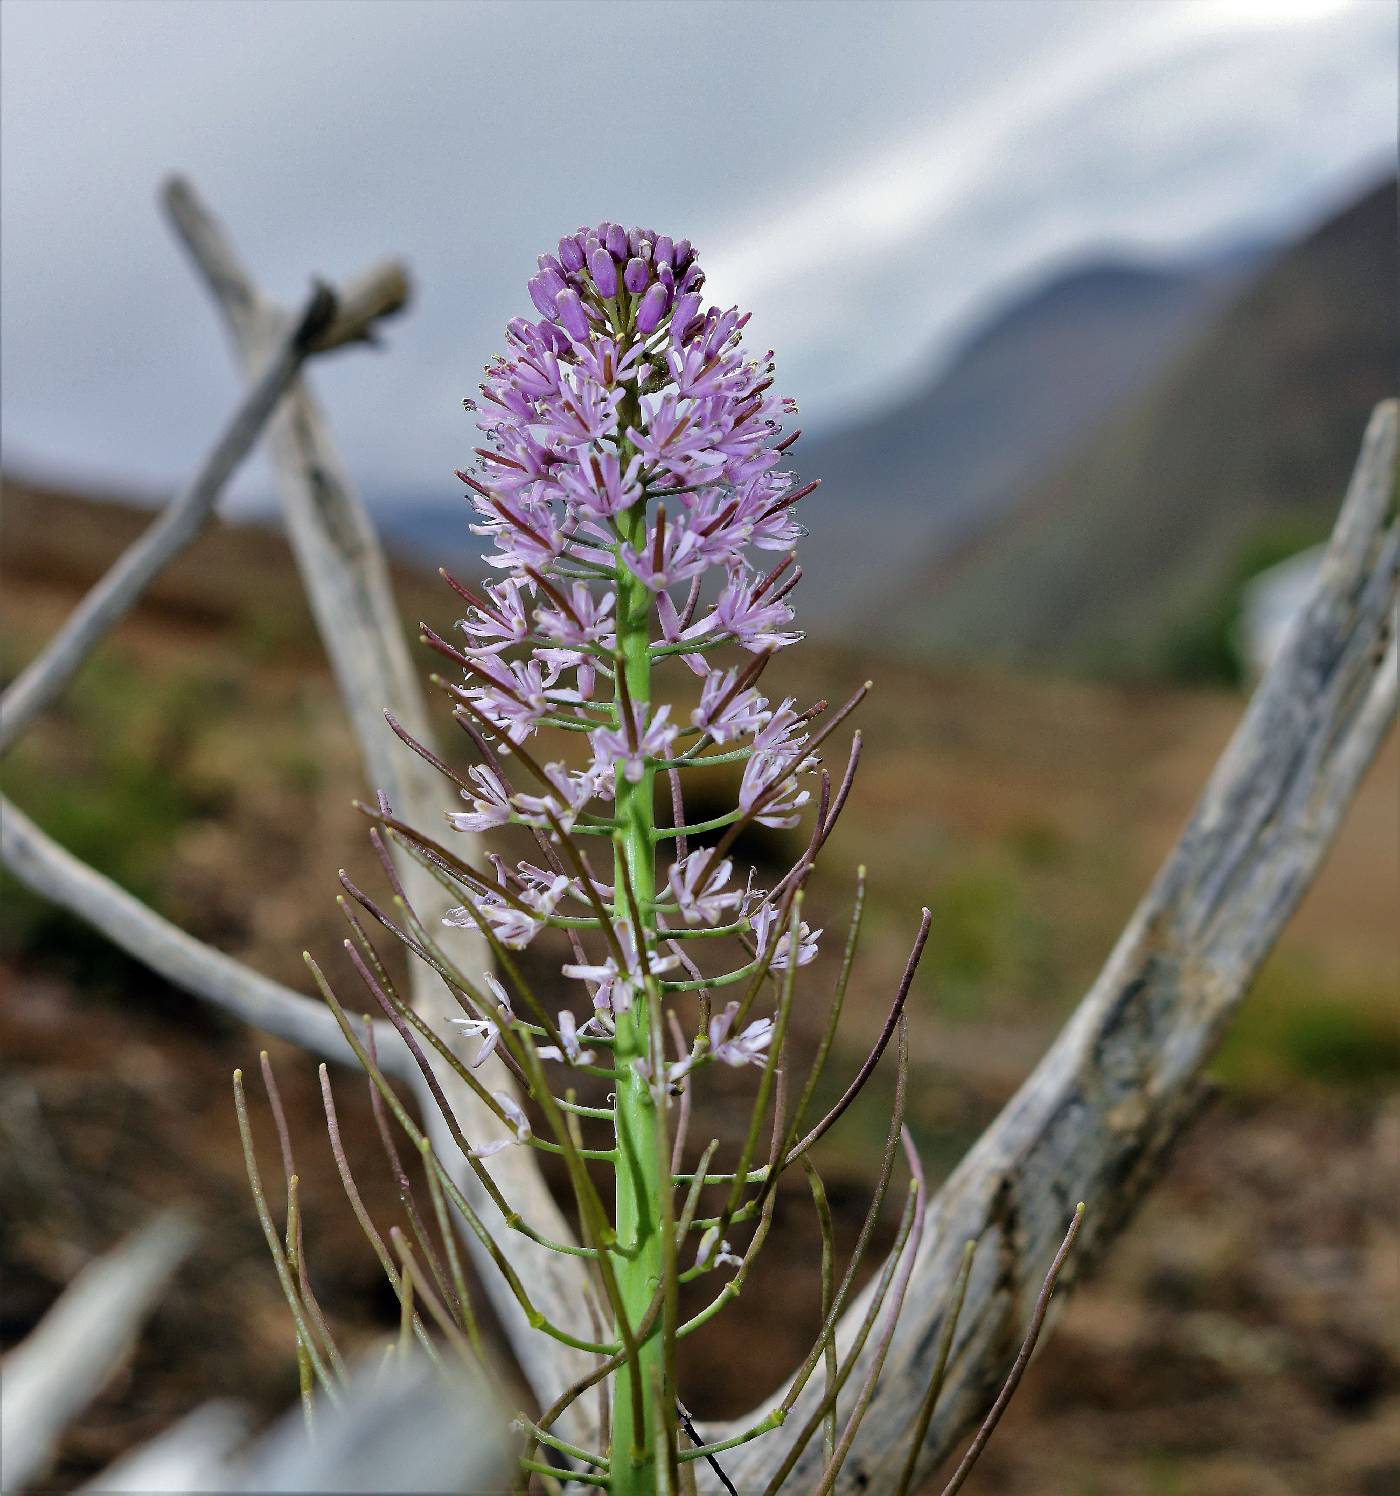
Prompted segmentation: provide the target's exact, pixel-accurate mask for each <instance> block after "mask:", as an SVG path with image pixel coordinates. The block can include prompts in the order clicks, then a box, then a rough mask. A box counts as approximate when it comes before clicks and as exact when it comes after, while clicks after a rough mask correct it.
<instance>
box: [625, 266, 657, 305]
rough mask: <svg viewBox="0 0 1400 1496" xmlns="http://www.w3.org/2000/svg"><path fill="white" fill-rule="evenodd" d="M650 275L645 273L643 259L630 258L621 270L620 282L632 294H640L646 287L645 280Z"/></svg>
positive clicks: (645, 268)
mask: <svg viewBox="0 0 1400 1496" xmlns="http://www.w3.org/2000/svg"><path fill="white" fill-rule="evenodd" d="M650 278H651V277H650V276H649V275H648V274H647V267H646V261H645V260H639V259H631V260H628V262H627V268H626V270H624V271H623V272H622V284H623V285H624V286H626V287H627V289H628V290H629V291H630V292H631V293H632V295H633V296H640V295H641V293H642V292H643V291H645V290H646V288H647V281H648V280H649V279H650Z"/></svg>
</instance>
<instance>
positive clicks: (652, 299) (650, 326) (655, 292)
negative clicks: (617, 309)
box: [637, 282, 669, 338]
mask: <svg viewBox="0 0 1400 1496" xmlns="http://www.w3.org/2000/svg"><path fill="white" fill-rule="evenodd" d="M668 299H669V298H668V297H667V295H666V287H665V286H663V285H661V284H660V283H659V282H658V283H657V284H656V285H653V286H652V287H651V288H650V289H649V290H648V291H647V294H646V295H645V296H643V297H642V302H641V305H640V306H639V307H638V308H637V331H638V332H639V333H641V335H642V336H643V337H644V338H645V337H649V336H650V335H651V334H652V333H654V332H655V331H656V329H657V328H658V327H660V326H661V323H662V320H663V319H664V317H665V316H666V302H667V300H668Z"/></svg>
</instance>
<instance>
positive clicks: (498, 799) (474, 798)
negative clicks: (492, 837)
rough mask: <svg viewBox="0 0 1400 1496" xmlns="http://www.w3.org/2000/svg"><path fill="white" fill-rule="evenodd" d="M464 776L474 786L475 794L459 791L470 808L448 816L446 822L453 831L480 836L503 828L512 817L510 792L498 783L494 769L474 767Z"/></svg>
mask: <svg viewBox="0 0 1400 1496" xmlns="http://www.w3.org/2000/svg"><path fill="white" fill-rule="evenodd" d="M467 777H468V778H469V779H471V780H472V781H473V782H474V783H475V784H476V786H477V791H476V793H475V794H473V793H472V792H471V791H469V790H463V791H462V798H463V799H464V800H470V801H471V805H472V808H471V809H470V810H459V811H453V812H451V813H449V815H448V817H447V819H448V822H449V824H450V825H451V826H452V828H453V830H454V831H475V832H478V833H479V832H482V831H493V830H494V829H495V828H496V827H497V826H504V825H505V824H506V822H507V821H509V820H510V815H511V809H512V807H511V803H510V791H509V790H508V789H507V788H506V786H505V784H504V783H503V782H502V781H501V778H500V776H499V775H498V774H497V773H496V771H495V767H494V766H493V765H487V764H473V765H472V767H471V768H470V769H468V770H467Z"/></svg>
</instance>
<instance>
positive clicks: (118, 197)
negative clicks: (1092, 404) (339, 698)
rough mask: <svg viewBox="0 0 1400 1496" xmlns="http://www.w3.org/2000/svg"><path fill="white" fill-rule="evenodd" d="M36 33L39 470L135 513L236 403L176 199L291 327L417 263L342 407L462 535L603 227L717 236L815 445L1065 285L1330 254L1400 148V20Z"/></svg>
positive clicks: (46, 1)
mask: <svg viewBox="0 0 1400 1496" xmlns="http://www.w3.org/2000/svg"><path fill="white" fill-rule="evenodd" d="M0 28H3V35H2V36H0V86H2V88H3V93H2V94H0V100H2V102H0V108H2V109H3V133H0V158H2V159H0V253H2V255H3V258H0V283H2V284H0V291H2V293H3V343H2V344H0V357H2V358H3V391H2V393H3V408H2V410H0V414H3V436H4V445H5V459H6V460H7V461H9V462H13V463H16V464H22V465H23V466H24V467H25V468H26V469H29V470H40V471H49V472H52V473H55V474H58V475H63V476H68V477H72V478H77V479H81V480H88V481H93V480H95V481H98V482H100V483H102V484H103V485H104V486H106V487H109V488H118V489H120V488H123V487H131V486H133V485H135V486H140V487H147V488H161V487H164V486H168V485H171V484H173V483H175V482H176V481H178V480H179V479H180V478H181V477H182V476H183V475H185V474H186V473H187V472H188V470H189V469H190V468H191V466H192V465H193V464H194V463H195V462H196V461H197V460H198V457H199V455H200V453H201V452H202V451H203V450H204V449H205V448H206V447H207V446H208V445H209V443H210V441H211V439H212V437H213V435H214V433H215V431H216V430H217V428H218V425H219V423H220V422H221V421H222V419H223V418H224V416H225V415H226V413H227V410H228V408H229V406H230V404H231V402H232V400H233V399H234V398H235V395H236V392H237V389H238V384H237V381H236V380H235V378H234V375H233V372H232V369H231V366H230V364H229V360H228V357H227V354H226V350H225V348H224V345H223V343H222V339H221V336H220V334H219V332H218V329H217V327H216V324H215V322H214V319H213V316H212V314H211V311H210V309H209V307H208V305H207V303H206V301H205V298H204V296H203V294H202V293H201V292H200V291H199V289H198V288H197V286H196V284H195V281H194V279H193V277H192V276H191V275H190V273H189V271H188V270H187V268H186V267H185V265H184V263H183V262H182V261H181V259H180V256H179V253H178V251H177V250H176V248H175V247H174V244H173V241H172V240H171V238H170V236H169V234H168V232H167V231H166V230H165V228H164V226H163V224H162V223H161V221H160V219H159V217H158V214H157V213H156V211H155V208H154V194H155V191H156V189H157V186H158V184H159V182H160V180H161V178H162V177H163V176H164V175H165V174H166V173H167V172H168V171H170V170H172V169H178V170H180V171H183V172H186V173H188V174H189V175H190V176H191V177H192V178H193V179H194V180H195V182H196V183H197V184H198V186H199V187H200V189H201V190H202V191H203V192H204V194H205V195H206V197H207V198H208V200H209V201H210V202H211V203H212V204H213V205H214V206H215V207H216V209H217V210H218V211H219V212H220V213H221V214H222V215H223V216H224V217H225V218H226V219H227V220H228V222H229V223H230V224H231V225H232V226H233V228H234V230H235V233H236V236H237V239H238V241H239V243H240V245H241V247H242V249H243V252H244V254H245V257H246V258H247V259H248V260H249V262H250V263H251V264H252V265H253V266H254V267H255V269H256V270H257V272H258V273H259V274H260V275H261V276H262V277H263V278H264V280H265V282H266V284H267V285H268V286H269V287H272V288H274V289H275V290H276V291H277V292H278V293H279V294H280V295H282V296H284V297H287V298H296V297H298V296H300V295H301V294H302V293H303V291H304V289H305V287H306V285H307V281H308V276H309V274H310V272H312V271H316V272H320V273H322V274H326V275H330V276H332V277H340V276H343V275H347V274H350V273H353V272H354V271H356V270H357V269H359V268H361V267H363V266H364V265H366V264H367V263H368V262H370V261H372V260H374V259H377V258H379V257H381V256H382V255H383V254H384V253H385V252H386V251H393V252H395V253H398V254H402V255H403V256H404V257H406V258H407V260H408V261H409V263H410V265H411V266H412V269H413V272H414V276H415V281H416V296H415V301H414V306H413V309H412V312H411V314H410V315H409V316H408V317H406V318H404V319H402V320H400V321H399V322H397V323H395V324H394V325H393V326H392V328H391V329H390V330H389V333H388V344H387V348H386V350H385V351H384V352H381V353H377V354H376V353H368V352H361V351H351V352H346V353H342V354H339V355H337V356H336V357H335V358H334V359H333V360H327V361H326V362H324V363H323V364H321V365H320V366H319V367H318V369H317V372H316V375H315V379H316V382H317V384H318V386H319V388H320V389H321V390H322V392H323V393H324V395H325V397H326V400H327V403H328V404H329V405H330V406H331V410H332V416H333V419H334V422H335V425H336V427H337V429H338V431H339V433H340V436H341V442H342V446H343V448H344V450H345V453H346V455H347V457H348V459H349V461H350V463H351V466H352V468H353V469H354V471H355V472H356V473H357V475H358V476H359V478H360V479H361V482H362V484H363V486H364V487H365V489H366V490H367V491H368V492H369V493H371V494H372V495H373V496H375V497H382V496H384V495H408V496H412V497H417V498H430V497H433V496H434V495H439V494H440V495H442V496H443V497H444V500H446V499H447V498H448V497H449V496H451V495H454V494H455V492H456V485H455V483H454V482H453V480H451V478H450V472H451V469H452V468H453V467H454V466H456V465H458V464H459V463H461V462H462V461H463V459H464V457H465V455H466V452H467V449H468V448H469V446H470V445H471V436H472V432H471V431H470V429H469V428H468V425H467V418H466V416H465V415H464V414H463V413H462V410H461V405H460V402H461V399H462V397H463V395H465V394H467V393H468V392H469V391H470V390H471V389H472V386H473V384H474V383H475V378H476V377H477V376H479V371H480V367H481V365H482V364H483V363H484V362H485V361H486V359H487V358H488V357H489V356H490V355H491V354H492V353H493V352H494V351H495V350H496V348H497V347H498V346H499V344H500V332H501V328H502V327H503V325H504V324H505V322H506V321H507V320H508V319H509V318H510V317H511V316H512V315H515V314H517V313H521V312H525V313H528V312H529V310H530V308H529V304H528V300H527V298H526V295H525V292H524V282H525V280H526V278H527V277H528V276H529V274H530V273H531V272H532V271H533V268H534V262H535V256H536V255H537V254H538V253H539V252H540V251H542V250H544V249H548V248H550V247H552V245H553V244H554V243H555V241H557V239H558V237H559V235H560V234H561V233H562V232H564V231H566V230H571V229H573V228H575V227H577V226H578V225H579V224H582V223H593V222H596V221H597V220H598V219H600V218H612V219H619V220H621V221H622V222H624V223H633V222H640V223H643V224H646V225H648V226H651V227H654V228H656V229H657V230H658V231H660V232H665V233H670V234H671V235H673V236H674V237H681V236H688V237H689V238H691V239H692V240H694V241H695V242H696V243H697V244H698V246H699V247H700V250H701V253H702V258H703V260H704V263H705V264H706V267H707V269H708V272H709V289H710V291H711V292H712V293H713V294H714V296H715V297H716V299H718V300H720V301H721V302H723V303H726V304H727V303H729V302H731V301H738V302H739V303H741V304H742V305H744V306H747V307H752V308H753V309H754V311H755V318H754V329H755V336H756V337H757V338H758V339H761V340H762V343H763V344H765V345H766V344H769V343H771V344H772V345H773V346H774V347H775V348H777V350H778V355H779V370H780V374H781V376H782V379H783V383H784V387H785V388H786V389H787V390H789V391H791V392H792V393H793V394H795V395H796V396H797V397H798V399H799V401H800V402H801V404H802V407H803V424H804V425H805V426H807V427H808V428H809V429H810V428H811V427H812V426H813V425H814V424H815V425H826V426H830V425H832V424H834V423H836V422H837V421H839V420H840V419H842V417H843V416H845V415H848V414H849V413H850V412H851V411H853V410H857V409H859V408H861V407H862V406H866V405H869V404H871V403H872V402H877V401H878V400H879V399H881V398H882V397H883V396H884V395H885V394H886V392H888V391H889V390H890V389H892V388H894V387H896V386H897V385H898V384H899V383H900V382H901V381H904V380H908V379H909V378H911V377H913V376H914V375H915V374H916V373H917V372H919V371H921V370H924V369H926V368H927V367H928V365H929V363H930V361H932V360H934V359H936V358H937V356H938V354H939V352H940V350H946V348H947V347H948V346H949V341H950V339H951V338H953V337H955V336H956V335H957V333H958V331H959V329H961V328H963V327H965V326H966V325H967V322H968V320H969V319H970V318H973V317H975V316H976V315H977V313H978V312H979V310H981V309H982V308H983V307H985V306H986V305H987V304H988V303H989V300H994V299H995V298H996V297H997V296H999V295H1001V294H1004V293H1005V291H1006V290H1007V288H1008V287H1011V286H1015V285H1017V284H1019V283H1021V282H1023V281H1024V280H1025V279H1026V278H1028V277H1032V276H1034V275H1036V274H1038V273H1041V272H1042V271H1043V270H1044V268H1045V267H1046V266H1047V265H1050V264H1054V263H1056V262H1058V261H1060V260H1063V259H1066V258H1072V257H1074V256H1076V255H1080V254H1084V253H1091V252H1095V251H1097V250H1099V249H1101V248H1104V247H1117V248H1126V249H1133V250H1139V251H1144V252H1150V253H1178V252H1183V251H1188V250H1194V249H1196V248H1198V247H1199V246H1200V245H1202V244H1205V243H1213V242H1226V241H1229V240H1230V239H1232V238H1235V237H1238V236H1253V235H1256V234H1260V233H1273V232H1278V231H1281V230H1283V229H1286V228H1291V227H1296V226H1298V225H1300V224H1302V223H1304V222H1306V221H1308V220H1309V219H1310V218H1311V217H1312V216H1314V215H1316V214H1317V213H1319V212H1321V211H1323V210H1324V209H1325V208H1326V207H1327V206H1328V205H1329V204H1331V203H1333V202H1335V201H1338V200H1339V199H1341V198H1342V197H1344V196H1345V195H1346V194H1347V193H1348V192H1350V191H1353V190H1355V189H1356V188H1357V187H1358V186H1359V185H1361V184H1362V183H1363V182H1365V181H1366V180H1368V179H1369V178H1372V177H1374V176H1375V175H1377V174H1378V173H1379V171H1380V170H1381V169H1383V168H1384V166H1385V165H1386V164H1387V163H1388V162H1392V161H1393V157H1394V148H1395V117H1396V97H1395V94H1396V81H1395V80H1396V7H1395V5H1394V4H1393V3H1392V0H1353V3H1345V0H1258V3H1255V0H1146V3H1135V0H970V3H963V0H927V3H917V0H900V3H893V4H878V3H873V0H865V3H861V4H838V3H832V4H821V3H814V0H803V3H799V4H795V5H789V4H784V3H768V4H763V3H753V0H750V3H744V4H740V3H720V4H704V3H697V0H685V3H679V0H677V3H663V4H646V3H640V0H638V3H627V0H615V3H603V4H593V3H587V0H564V3H560V4H553V3H528V0H514V3H499V4H498V3H486V0H481V3H455V0H429V3H419V0H275V3H273V0H198V3H194V0H142V3H117V0H61V3H60V0H4V4H3V5H0ZM266 483H267V479H266V474H265V471H264V470H262V469H261V468H260V467H259V466H258V465H254V466H253V467H252V468H251V470H250V471H249V472H248V473H247V474H246V475H245V476H244V477H243V478H242V479H241V480H240V483H239V490H238V492H239V495H240V498H241V501H242V502H243V503H248V502H252V501H255V500H256V498H257V496H258V495H259V493H260V491H262V490H264V489H265V487H266Z"/></svg>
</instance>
